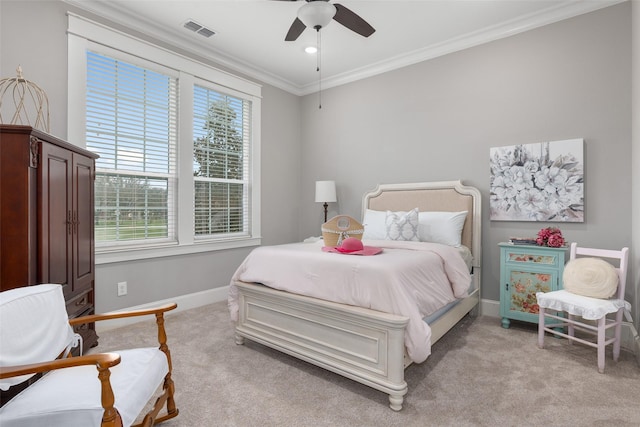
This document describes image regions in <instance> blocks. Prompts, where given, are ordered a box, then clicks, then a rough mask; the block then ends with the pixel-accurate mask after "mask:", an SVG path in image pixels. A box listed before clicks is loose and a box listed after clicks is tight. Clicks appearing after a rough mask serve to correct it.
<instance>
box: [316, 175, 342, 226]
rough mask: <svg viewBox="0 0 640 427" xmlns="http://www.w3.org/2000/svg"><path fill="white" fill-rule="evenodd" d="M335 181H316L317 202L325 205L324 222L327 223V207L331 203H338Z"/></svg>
mask: <svg viewBox="0 0 640 427" xmlns="http://www.w3.org/2000/svg"><path fill="white" fill-rule="evenodd" d="M337 201H338V200H337V199H336V182H335V181H316V202H317V203H323V205H322V206H324V222H327V207H328V206H329V203H330V202H337Z"/></svg>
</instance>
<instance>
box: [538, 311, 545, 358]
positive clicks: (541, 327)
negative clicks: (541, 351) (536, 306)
mask: <svg viewBox="0 0 640 427" xmlns="http://www.w3.org/2000/svg"><path fill="white" fill-rule="evenodd" d="M538 348H544V307H540V310H539V312H538Z"/></svg>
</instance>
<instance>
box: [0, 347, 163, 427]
mask: <svg viewBox="0 0 640 427" xmlns="http://www.w3.org/2000/svg"><path fill="white" fill-rule="evenodd" d="M114 353H118V354H120V357H121V362H120V363H119V364H118V365H116V366H115V367H113V368H112V369H111V377H110V379H111V387H112V388H113V393H114V395H115V407H116V408H117V409H118V412H120V415H121V416H122V422H123V425H124V426H130V425H131V424H132V423H133V422H134V421H135V419H136V417H137V416H138V415H139V414H140V412H141V411H142V410H143V409H144V407H145V405H146V404H147V403H148V402H149V400H150V399H151V397H152V396H153V394H154V393H155V391H156V389H157V388H158V386H160V385H161V384H162V382H163V380H164V377H165V375H166V374H167V372H169V366H168V363H167V357H166V355H165V354H164V353H163V352H161V351H160V350H159V349H157V348H140V349H134V350H123V351H115V352H114ZM100 396H101V395H100V381H99V380H98V370H97V369H96V368H95V367H94V366H80V367H76V368H68V369H59V370H56V371H52V372H50V373H48V374H47V375H45V376H43V377H42V378H41V379H40V380H38V381H36V382H35V383H34V384H33V385H31V386H29V387H27V388H26V389H25V390H24V391H22V392H21V393H20V394H18V395H17V396H16V397H14V398H13V399H11V400H10V401H9V402H8V403H7V404H6V405H5V406H3V407H2V408H0V419H1V420H2V427H41V426H77V427H90V426H99V425H100V422H101V421H102V415H103V412H104V411H103V408H102V406H101V400H100Z"/></svg>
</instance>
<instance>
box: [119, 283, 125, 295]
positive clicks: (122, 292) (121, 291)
mask: <svg viewBox="0 0 640 427" xmlns="http://www.w3.org/2000/svg"><path fill="white" fill-rule="evenodd" d="M126 294H127V282H118V296H119V297H121V296H124V295H126Z"/></svg>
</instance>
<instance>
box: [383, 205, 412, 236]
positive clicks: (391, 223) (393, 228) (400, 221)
mask: <svg viewBox="0 0 640 427" xmlns="http://www.w3.org/2000/svg"><path fill="white" fill-rule="evenodd" d="M386 225H387V236H386V238H387V240H402V241H412V242H418V241H420V239H419V238H418V208H414V209H412V210H410V211H409V212H391V211H387V218H386Z"/></svg>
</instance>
